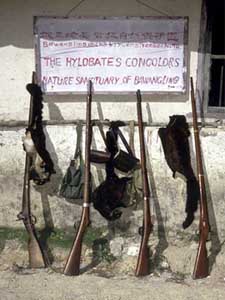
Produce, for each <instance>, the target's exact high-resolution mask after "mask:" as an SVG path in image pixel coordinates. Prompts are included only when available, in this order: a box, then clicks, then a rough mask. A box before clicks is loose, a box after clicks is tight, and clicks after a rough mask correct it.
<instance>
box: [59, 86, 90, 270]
mask: <svg viewBox="0 0 225 300" xmlns="http://www.w3.org/2000/svg"><path fill="white" fill-rule="evenodd" d="M91 101H92V82H91V81H89V87H88V95H87V108H86V131H85V171H84V172H85V173H84V177H85V178H84V200H83V210H82V215H81V221H80V224H79V228H78V231H77V234H76V237H75V239H74V242H73V246H72V248H71V251H70V254H69V256H68V259H67V262H66V265H65V268H64V271H63V273H64V274H65V275H70V276H74V275H79V273H80V259H81V250H82V241H83V236H84V233H85V231H86V228H87V227H88V226H89V224H90V208H89V205H90V204H89V203H90V201H89V199H90V180H91V178H90V147H91V136H92V126H91Z"/></svg>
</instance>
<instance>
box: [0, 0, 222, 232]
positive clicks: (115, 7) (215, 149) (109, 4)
mask: <svg viewBox="0 0 225 300" xmlns="http://www.w3.org/2000/svg"><path fill="white" fill-rule="evenodd" d="M146 3H148V2H147V1H146ZM75 5H76V3H75V2H74V1H69V0H65V1H59V0H56V1H53V0H50V1H39V2H38V1H34V0H30V1H26V0H20V1H19V0H8V1H1V3H0V27H1V31H0V66H1V72H0V82H1V89H0V192H1V201H0V226H21V225H22V224H21V223H19V222H17V221H16V214H17V213H18V212H19V210H20V207H21V196H22V183H23V170H24V157H25V155H24V152H23V149H22V142H21V138H22V136H23V134H24V128H21V127H3V126H2V125H1V124H2V122H5V121H11V120H21V121H23V120H27V118H28V110H29V107H28V103H29V95H28V93H27V91H26V89H25V85H26V84H27V83H28V82H30V81H31V74H32V71H33V70H34V66H35V62H34V49H33V34H32V22H33V16H34V15H54V16H55V15H58V16H65V15H66V14H67V13H68V12H69V11H70V9H71V8H72V7H73V6H75ZM152 5H153V6H154V7H155V9H157V10H160V11H163V12H165V13H166V14H168V15H169V16H188V17H189V38H188V66H189V72H190V73H189V75H190V76H193V78H194V81H195V78H196V69H197V63H198V52H197V49H198V43H199V25H200V9H201V0H197V1H196V0H191V1H185V0H167V1H166V0H160V1H157V3H156V2H152ZM96 8H97V9H96ZM73 15H87V16H88V15H91V16H102V15H104V16H124V15H127V16H144V15H150V16H157V15H159V13H158V12H157V11H156V10H152V9H150V8H148V7H146V6H144V5H141V4H140V3H138V2H137V1H135V0H132V1H131V0H123V1H118V0H114V1H109V0H106V1H100V0H92V1H90V0H86V1H84V2H83V3H82V4H81V5H80V6H79V7H78V8H77V9H76V10H75V11H73V12H72V13H71V16H73ZM45 100H46V103H45V106H44V119H53V120H57V119H58V120H62V119H66V120H69V119H73V120H74V119H77V118H79V119H84V118H85V97H83V96H74V97H64V98H63V97H59V96H58V97H56V96H54V97H50V96H49V97H45ZM71 100H72V101H71ZM143 100H144V101H145V103H143V116H144V120H145V121H153V122H165V123H167V122H168V119H169V116H170V115H172V114H185V115H189V116H190V113H191V105H190V95H189V93H187V95H186V96H184V97H181V96H172V97H171V96H170V95H167V96H165V95H164V96H150V95H145V96H143ZM95 101H98V102H99V103H100V104H101V108H102V112H103V118H106V119H110V120H113V119H115V120H117V119H122V120H131V119H134V120H136V119H137V117H136V104H135V97H134V96H94V103H93V110H92V111H93V113H92V117H93V118H99V115H98V112H97V106H96V103H95ZM157 130H158V128H157V127H156V128H148V129H146V141H147V145H148V150H149V153H150V161H151V165H152V170H153V175H154V179H155V185H156V195H155V197H156V198H157V199H155V201H157V203H158V205H159V206H160V208H161V214H162V218H163V222H164V225H165V226H166V228H168V230H170V229H169V228H172V227H173V228H176V229H180V228H181V223H182V221H183V218H184V204H185V187H186V185H185V183H184V182H183V181H182V180H181V179H180V178H177V179H173V178H172V176H171V171H170V170H169V168H168V166H167V165H166V162H165V159H164V156H163V153H162V147H161V144H160V140H159V138H158V135H157ZM125 133H127V128H125ZM46 138H47V148H48V150H49V151H50V153H51V156H52V158H53V160H54V163H55V165H56V170H57V174H56V175H54V176H53V177H52V181H51V182H50V183H49V184H47V185H46V186H44V187H39V188H33V189H32V203H33V204H32V205H33V209H34V214H35V215H36V216H37V218H38V222H39V223H38V224H39V225H40V226H43V225H44V218H43V208H44V210H45V212H47V213H48V214H49V218H50V217H51V216H52V218H53V221H54V223H55V226H61V227H65V226H72V225H73V223H74V218H75V217H76V218H78V217H79V214H80V206H79V205H78V206H76V207H75V206H74V205H71V204H69V203H67V202H65V201H64V200H63V199H60V198H58V197H57V191H58V187H59V183H60V180H61V179H62V175H63V173H64V172H65V170H66V167H67V166H68V163H69V160H70V157H71V156H72V154H73V152H74V147H75V140H76V138H75V127H74V126H72V125H71V126H69V125H68V126H47V127H46ZM201 138H202V147H203V153H204V161H205V167H206V170H207V180H208V182H209V185H208V188H209V190H210V205H209V207H210V215H211V217H212V220H213V224H212V225H213V229H214V231H215V232H217V229H218V234H219V236H220V237H222V236H224V235H225V232H224V214H225V204H224V203H225V191H224V190H225V189H224V182H225V174H224V173H225V172H224V169H225V161H224V158H223V153H224V149H225V131H224V128H217V129H209V128H208V129H207V128H206V129H204V130H203V131H202V135H201ZM94 139H95V140H96V143H97V144H98V145H100V144H101V147H103V144H102V141H101V137H100V136H99V134H98V133H97V132H95V134H94ZM190 143H191V145H192V149H193V135H192V138H191V139H190ZM135 145H136V152H137V154H138V153H139V143H138V134H137V129H136V133H135ZM192 157H193V160H194V155H192ZM92 169H93V172H94V173H95V174H96V166H92ZM98 175H99V174H98ZM102 175H104V173H102ZM96 183H98V179H97V178H96ZM157 203H156V204H157ZM50 213H51V214H50ZM153 214H157V211H156V209H155V208H154V207H153ZM65 216H66V217H65ZM92 219H93V223H94V224H95V225H99V224H102V223H104V221H103V220H102V218H101V217H99V216H98V213H97V212H96V211H94V210H93V214H92ZM193 228H194V229H195V230H197V228H198V222H197V221H196V222H195V224H194V225H193V227H192V228H191V229H190V231H191V232H192V231H193Z"/></svg>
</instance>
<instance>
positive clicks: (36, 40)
mask: <svg viewBox="0 0 225 300" xmlns="http://www.w3.org/2000/svg"><path fill="white" fill-rule="evenodd" d="M39 19H53V20H55V19H61V20H67V19H69V20H72V21H74V22H75V21H77V20H113V21H114V20H157V21H160V20H178V21H179V20H182V21H183V22H184V31H183V69H184V71H183V74H182V75H183V83H184V84H183V90H182V91H160V90H158V91H157V90H153V91H151V90H150V91H142V90H141V92H142V94H150V95H185V94H186V93H187V87H188V82H187V75H188V72H189V70H188V51H187V48H188V26H189V18H188V17H187V16H184V17H183V16H176V17H167V16H129V17H128V16H122V17H121V16H119V17H115V16H112V17H96V16H74V17H61V16H34V18H33V34H34V45H35V70H36V73H37V80H38V84H39V85H40V86H41V87H42V86H43V85H42V82H41V74H42V70H41V64H40V60H41V57H40V53H41V50H40V49H41V47H40V41H39V36H38V30H37V26H36V23H37V20H39ZM137 89H139V88H138V87H137ZM42 91H43V93H44V94H46V95H74V94H77V95H79V94H81V95H82V94H86V91H72V90H71V91H45V90H43V89H42ZM93 92H94V94H99V95H107V94H110V95H127V94H131V95H133V94H135V93H136V91H131V90H130V91H95V90H93Z"/></svg>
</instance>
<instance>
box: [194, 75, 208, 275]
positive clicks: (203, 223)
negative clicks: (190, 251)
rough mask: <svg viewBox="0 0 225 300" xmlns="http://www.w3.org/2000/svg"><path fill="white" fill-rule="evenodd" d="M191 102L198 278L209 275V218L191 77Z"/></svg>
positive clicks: (195, 269) (196, 267)
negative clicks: (197, 194)
mask: <svg viewBox="0 0 225 300" xmlns="http://www.w3.org/2000/svg"><path fill="white" fill-rule="evenodd" d="M191 104H192V116H193V128H194V138H195V151H196V161H197V172H198V182H199V188H200V221H199V233H200V240H199V246H198V252H197V257H196V261H195V267H194V272H193V278H194V279H198V278H204V277H207V276H208V275H209V262H208V257H207V248H206V242H207V238H208V234H209V218H208V209H207V197H206V188H205V180H204V173H203V165H202V154H201V146H200V138H199V130H198V122H197V112H196V102H195V96H194V86H193V79H192V77H191Z"/></svg>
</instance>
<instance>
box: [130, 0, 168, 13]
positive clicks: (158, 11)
mask: <svg viewBox="0 0 225 300" xmlns="http://www.w3.org/2000/svg"><path fill="white" fill-rule="evenodd" d="M136 2H137V3H139V4H141V5H143V6H145V7H148V8H150V9H151V10H153V11H155V12H157V13H158V14H160V15H163V16H166V17H169V15H168V13H165V12H163V11H161V10H159V9H156V8H154V7H152V6H151V5H149V4H147V3H145V2H142V1H140V0H136Z"/></svg>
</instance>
